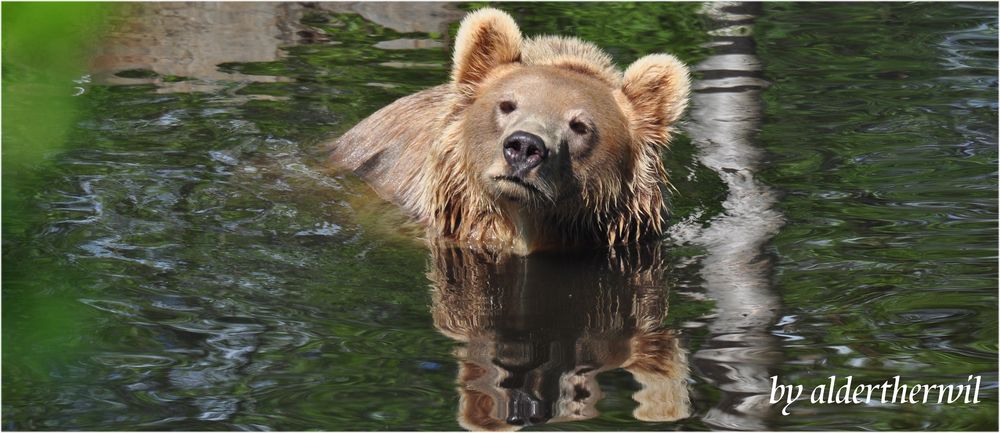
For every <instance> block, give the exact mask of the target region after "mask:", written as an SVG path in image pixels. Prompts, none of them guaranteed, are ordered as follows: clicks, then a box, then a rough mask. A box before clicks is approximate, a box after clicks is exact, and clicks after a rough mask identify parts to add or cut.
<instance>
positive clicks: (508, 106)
mask: <svg viewBox="0 0 1000 433" xmlns="http://www.w3.org/2000/svg"><path fill="white" fill-rule="evenodd" d="M516 109H517V104H515V103H514V102H513V101H502V102H500V112H501V113H503V114H510V113H511V112H513V111H514V110H516Z"/></svg>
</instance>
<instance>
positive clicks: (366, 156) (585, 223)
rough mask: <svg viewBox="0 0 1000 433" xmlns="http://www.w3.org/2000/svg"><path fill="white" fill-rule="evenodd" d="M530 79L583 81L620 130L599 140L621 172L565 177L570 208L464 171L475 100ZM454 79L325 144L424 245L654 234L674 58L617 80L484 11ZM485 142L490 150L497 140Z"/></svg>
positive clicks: (588, 58) (610, 239)
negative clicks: (408, 222)
mask: <svg viewBox="0 0 1000 433" xmlns="http://www.w3.org/2000/svg"><path fill="white" fill-rule="evenodd" d="M544 67H549V68H550V69H546V68H544ZM527 68H535V69H534V70H536V71H540V70H544V71H551V73H552V74H578V75H579V76H580V77H585V78H586V80H590V81H587V83H589V84H587V86H595V88H597V87H602V86H603V87H604V88H605V89H607V91H608V92H611V94H613V96H614V101H615V102H616V104H617V109H618V110H619V112H620V113H621V115H622V116H624V118H626V119H627V123H628V131H629V132H628V133H627V134H626V135H627V136H626V137H604V138H606V139H614V138H618V139H622V140H626V141H627V142H628V143H629V147H628V148H627V149H624V150H623V151H622V152H621V154H620V155H618V156H616V157H618V158H625V160H624V161H623V162H622V164H620V165H619V166H620V169H619V170H618V171H617V172H610V173H601V174H600V175H596V174H595V173H589V174H591V175H590V176H588V173H584V172H574V173H573V182H576V183H578V184H579V185H578V189H579V191H578V194H577V197H576V198H575V199H566V198H565V197H555V194H556V191H557V190H559V189H560V188H559V186H561V185H556V184H555V183H554V182H557V180H556V179H550V178H536V179H534V181H535V183H533V184H532V186H533V187H535V188H536V189H537V190H538V191H539V192H540V193H541V194H534V195H532V194H527V193H526V192H525V191H523V190H522V189H521V188H520V187H518V186H515V185H485V184H484V183H483V182H482V181H481V179H480V176H479V175H480V174H481V173H476V172H475V168H474V167H473V164H472V161H469V155H468V154H467V152H466V150H467V148H468V146H470V145H471V144H470V143H467V142H465V138H464V137H466V136H467V134H466V133H467V131H465V130H464V129H463V128H465V127H466V122H465V121H466V119H467V118H468V117H469V116H470V115H471V113H470V110H472V107H474V106H475V102H476V101H477V98H479V97H480V95H482V94H484V92H486V91H487V90H488V89H490V88H491V85H493V84H494V83H496V82H498V80H501V79H502V78H503V77H505V76H508V75H509V74H515V75H516V74H519V73H522V72H523V71H526V70H527ZM538 68H541V69H538ZM451 76H452V81H451V82H450V83H448V84H445V85H442V86H438V87H435V88H432V89H428V90H425V91H423V92H420V93H417V94H414V95H411V96H408V97H405V98H402V99H400V100H398V101H396V102H394V103H393V104H392V105H390V106H388V107H386V108H384V109H382V110H380V111H378V112H376V113H375V114H373V115H372V116H371V117H369V118H368V119H365V120H364V121H362V122H361V123H359V124H358V125H357V126H356V127H355V128H353V129H352V130H351V131H349V132H348V133H346V134H344V136H342V137H341V138H340V139H339V140H338V141H337V142H336V143H334V145H333V152H332V154H331V159H332V160H333V161H334V162H335V163H337V164H338V165H342V166H345V167H347V168H349V169H352V170H355V171H356V172H357V173H358V174H359V175H361V176H362V177H363V178H364V179H365V180H366V181H368V182H369V183H371V184H372V185H373V187H374V188H375V189H376V190H377V191H378V192H379V193H380V194H381V195H382V196H383V197H385V198H387V199H389V200H392V201H394V202H396V203H398V204H400V205H401V206H403V207H404V208H405V209H407V210H408V211H409V212H410V213H411V214H413V216H414V217H416V218H417V219H419V220H420V221H422V222H424V223H425V224H427V225H428V227H429V228H430V231H431V233H432V236H433V237H439V238H443V239H448V240H451V241H456V242H458V243H460V244H465V245H469V246H474V247H479V248H484V249H490V250H498V251H511V252H514V253H518V254H529V253H532V252H534V251H538V250H544V249H559V248H563V247H572V246H581V245H613V244H619V243H627V242H634V241H638V240H641V239H644V238H650V237H655V236H658V235H660V234H661V233H662V230H663V218H664V211H665V209H664V200H663V192H662V190H661V189H662V187H663V186H665V185H667V179H666V174H665V172H664V169H663V167H662V164H661V162H660V158H661V154H662V152H663V150H664V149H665V146H666V144H667V143H668V142H669V139H670V136H671V134H672V132H673V131H672V126H673V125H674V124H675V123H676V122H677V121H678V120H679V118H680V116H681V114H682V113H683V111H684V107H685V106H686V103H687V94H688V88H689V79H688V73H687V69H686V67H685V66H684V65H683V64H682V63H680V62H679V61H678V60H677V59H676V58H674V57H672V56H670V55H666V54H654V55H650V56H646V57H643V58H642V59H640V60H638V61H636V62H635V63H634V64H632V65H631V66H630V67H629V68H628V69H627V70H626V71H625V72H624V73H622V72H621V71H620V70H619V69H617V68H616V67H615V66H614V65H613V64H612V62H611V59H610V57H609V56H608V55H607V54H606V53H605V52H603V51H602V50H601V49H600V48H598V47H596V46H595V45H593V44H591V43H588V42H584V41H580V40H578V39H575V38H571V37H558V36H540V37H535V38H530V39H523V38H522V36H521V33H520V30H519V29H518V27H517V24H516V23H515V22H514V21H513V19H512V18H511V17H510V16H509V15H507V14H505V13H503V12H501V11H498V10H496V9H491V8H485V9H481V10H479V11H476V12H474V13H472V14H470V15H468V16H467V17H466V18H465V19H464V20H463V21H462V24H461V26H460V28H459V32H458V36H457V39H456V42H455V53H454V66H453V69H452V74H451ZM539 92H544V89H540V90H539ZM604 138H602V139H604ZM494 139H495V141H496V143H498V145H497V146H499V143H500V142H501V139H502V137H494ZM497 148H498V149H499V147H497ZM496 153H497V154H498V155H499V153H500V152H499V150H498V151H497V152H496ZM593 165H594V166H598V167H599V166H601V164H599V163H597V162H595V163H594V164H593ZM562 189H563V190H566V189H567V188H562ZM503 197H506V198H512V197H513V198H514V199H515V200H514V201H515V202H519V203H520V207H515V206H511V205H510V203H509V202H506V201H505V200H502V199H501V198H503ZM557 198H561V200H559V201H557V200H556V199H557Z"/></svg>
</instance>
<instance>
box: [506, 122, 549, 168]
mask: <svg viewBox="0 0 1000 433" xmlns="http://www.w3.org/2000/svg"><path fill="white" fill-rule="evenodd" d="M548 155H549V151H548V149H546V148H545V142H544V141H542V138H541V137H539V136H537V135H535V134H532V133H530V132H524V131H516V132H514V133H513V134H510V135H509V136H507V139H506V140H504V141H503V157H504V159H506V160H507V164H508V165H510V167H511V168H513V169H514V173H515V175H516V176H520V175H523V174H524V172H526V171H528V170H531V169H532V168H535V167H537V166H538V165H539V164H541V163H542V161H543V160H544V159H545V157H546V156H548Z"/></svg>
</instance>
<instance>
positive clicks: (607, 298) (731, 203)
mask: <svg viewBox="0 0 1000 433" xmlns="http://www.w3.org/2000/svg"><path fill="white" fill-rule="evenodd" d="M17 7H20V8H21V9H16V10H15V8H17ZM31 7H39V6H30V5H29V6H18V5H14V6H11V4H8V3H5V4H4V24H5V26H4V27H5V30H4V43H5V45H4V60H3V61H4V64H3V70H4V76H3V80H4V95H3V96H4V101H5V103H4V107H3V108H4V110H3V113H4V119H3V120H4V126H5V128H4V129H3V152H4V158H3V210H4V218H3V265H4V267H3V277H2V278H3V331H2V332H3V335H2V336H3V343H2V344H3V347H2V349H3V350H2V352H3V355H2V356H3V404H2V409H3V419H2V423H3V424H2V426H3V428H5V429H10V430H33V429H39V430H52V429H67V430H68V429H84V430H149V429H154V430H170V429H184V430H219V429H251V430H269V429H271V430H288V429H295V430H304V429H325V430H362V429H391V430H401V429H445V430H453V429H461V428H463V427H475V426H487V427H493V428H496V427H498V426H500V424H497V423H500V422H505V421H509V420H511V419H512V417H513V418H515V419H514V421H517V419H516V418H517V417H521V418H522V419H523V420H524V421H525V422H531V421H535V422H540V421H546V420H547V421H549V423H547V424H543V425H538V426H531V427H527V429H537V430H546V429H579V430H597V429H599V430H615V429H627V430H662V429H697V430H702V429H732V428H735V429H756V428H773V429H795V430H816V429H821V430H822V429H846V430H858V429H880V430H885V429H932V430H949V429H954V430H964V429H984V430H993V429H996V428H997V421H996V420H997V389H996V388H997V380H998V378H997V334H996V330H997V302H998V301H997V292H996V287H997V272H998V270H997V261H996V246H997V230H996V225H997V171H996V166H997V141H998V140H997V135H998V133H997V120H998V119H997V79H996V77H997V42H996V40H997V26H996V22H997V7H996V5H995V4H988V3H977V4H956V3H948V4H941V3H919V4H898V3H892V4H880V3H856V4H798V3H780V4H764V5H718V4H717V5H714V6H711V7H705V8H702V7H700V5H697V4H648V3H643V4H635V5H632V4H582V5H579V4H510V5H500V7H502V8H504V9H506V10H508V11H510V12H511V13H512V14H513V15H514V16H515V18H516V19H517V20H518V22H519V23H520V24H521V26H522V30H523V31H524V32H525V33H526V34H538V33H559V34H575V35H578V36H580V37H582V38H585V39H588V40H591V41H594V42H596V43H598V44H599V45H601V46H602V47H604V48H606V49H607V50H608V51H609V52H611V53H612V54H613V55H614V56H615V58H616V60H617V61H618V62H619V64H620V65H626V64H628V63H630V62H631V61H633V60H635V59H636V58H638V57H640V56H642V55H644V54H647V53H651V52H655V51H658V50H661V49H669V50H670V51H672V52H675V53H677V54H678V55H680V56H681V57H682V58H683V59H684V60H685V61H687V62H689V64H690V65H692V67H693V69H695V70H697V72H696V78H697V79H698V81H696V89H697V92H696V93H695V94H694V96H693V98H692V108H691V110H690V112H689V115H688V119H687V121H686V124H685V127H684V134H683V136H682V137H680V138H679V139H678V140H677V141H676V142H675V143H674V145H673V147H672V150H671V152H670V154H669V155H668V156H667V157H666V164H667V167H668V169H669V172H670V175H671V178H672V183H673V184H674V185H675V186H676V188H677V193H675V194H674V196H673V198H672V209H673V210H674V215H673V216H672V219H671V227H670V234H669V236H668V237H667V239H665V240H664V241H663V242H661V243H656V244H653V245H644V246H634V247H629V248H620V249H615V250H612V251H608V252H590V253H583V252H581V253H580V254H575V255H569V256H539V257H531V258H528V259H516V258H515V259H508V260H500V261H496V260H494V259H493V258H490V257H482V256H479V255H477V254H475V253H472V252H469V251H462V250H449V249H443V250H442V249H429V248H428V247H427V246H426V245H425V244H424V243H422V242H421V241H420V239H419V234H420V231H419V229H418V228H415V227H413V226H412V224H407V223H406V221H405V218H404V217H403V216H402V215H400V214H399V212H397V211H395V209H394V208H393V207H392V206H391V205H388V204H385V203H383V202H381V201H379V200H378V199H377V197H376V196H375V195H374V194H373V193H372V192H371V191H370V190H369V189H368V188H367V187H366V186H365V185H364V184H363V183H361V182H360V181H359V180H358V179H356V178H354V177H353V176H351V175H349V174H344V173H340V172H336V171H333V170H329V169H328V168H325V167H324V166H323V164H322V160H323V154H322V151H321V150H320V149H321V146H320V145H321V143H322V142H323V141H325V140H327V139H328V138H329V137H334V136H336V135H337V134H339V133H342V132H344V131H346V130H347V129H348V128H350V127H351V126H352V125H353V124H355V123H356V122H357V121H359V120H360V119H362V118H364V117H365V116H367V115H368V114H370V113H371V112H373V111H375V110H376V109H378V108H380V107H382V106H384V105H386V104H388V103H389V102H391V101H393V100H394V99H396V98H398V97H400V96H403V95H406V94H409V93H412V92H414V91H417V90H420V89H423V88H426V87H429V86H432V85H435V84H438V83H441V82H444V81H445V80H446V79H447V76H448V67H449V61H450V60H449V59H450V55H449V52H448V47H450V44H451V42H452V40H451V38H452V37H453V35H454V31H455V30H456V28H457V23H458V21H459V20H460V19H461V17H462V16H463V14H464V12H465V10H467V9H469V8H470V7H467V6H464V5H460V4H408V5H393V4H384V3H381V4H359V5H351V4H323V5H320V6H302V5H299V4H291V3H284V4H269V3H253V4H205V3H203V4H193V5H190V4H189V5H181V4H171V3H147V4H141V5H127V6H122V7H118V8H117V9H113V8H111V7H110V6H107V5H105V6H102V7H104V8H107V10H104V9H102V10H98V11H96V12H95V11H94V10H82V11H70V12H71V13H69V14H66V15H68V17H64V16H60V15H55V14H51V13H45V14H41V15H38V12H37V10H36V11H35V13H36V15H31V13H30V12H32V10H31V9H30V8H31ZM63 7H66V6H65V5H64V6H63ZM77 7H78V8H82V9H86V6H85V5H84V6H77ZM92 8H93V7H92ZM47 12H51V11H47ZM32 16H35V17H36V18H37V16H44V18H43V19H40V21H39V22H38V23H35V24H34V25H30V26H25V25H21V26H20V27H18V26H17V23H18V22H22V23H23V22H26V21H16V20H21V19H23V20H28V19H29V18H31V17H32ZM104 17H110V18H109V19H107V20H104V19H103V18H104ZM60 19H64V21H59V20H60ZM12 23H14V24H12ZM45 23H49V24H50V25H51V27H50V28H49V32H43V31H42V30H45V29H46V27H45ZM97 24H102V25H103V27H95V26H96V25H97ZM74 25H76V26H77V27H74ZM12 29H14V30H12ZM74 29H76V30H77V31H78V32H80V33H97V34H99V35H100V37H97V35H92V36H94V37H95V39H94V40H93V42H92V43H91V44H90V45H89V46H87V47H85V48H88V49H86V50H85V49H66V46H63V45H58V44H60V43H62V44H66V43H67V42H66V41H86V40H88V39H87V38H85V37H81V36H80V34H77V33H73V31H74ZM88 29H92V30H88ZM98 30H100V31H98ZM18 31H23V33H18ZM32 31H34V32H35V33H31V32H32ZM67 34H68V35H70V36H71V37H69V36H66V35H67ZM56 36H62V37H56ZM50 38H51V40H50ZM60 41H62V42H60ZM74 43H75V42H74ZM19 44H20V45H19ZM25 47H27V48H25ZM70 48H73V47H70ZM60 49H62V51H60ZM32 51H38V52H42V53H49V54H52V53H62V54H61V55H49V56H47V57H46V58H47V59H48V60H45V59H42V60H39V59H40V58H42V57H45V56H38V58H35V57H32V56H28V55H23V56H22V55H19V54H20V53H30V52H32ZM46 61H47V62H48V63H45V62H46ZM74 62H76V63H74ZM970 374H971V375H980V376H982V387H981V388H982V389H981V391H980V399H981V400H982V402H981V403H979V404H951V405H921V404H917V405H907V404H896V405H891V404H886V405H883V404H869V405H819V404H815V405H814V404H809V403H808V402H798V403H796V404H794V405H792V406H791V411H792V414H791V415H789V416H781V415H780V414H778V413H777V410H776V409H774V408H769V407H768V406H769V405H768V404H767V399H768V395H767V393H768V392H769V389H770V381H769V377H770V376H774V375H777V376H779V377H780V378H781V380H782V381H783V382H784V383H793V384H802V385H804V386H806V387H807V389H811V388H812V387H814V386H817V385H820V384H823V383H825V382H827V381H828V377H829V376H831V375H838V376H839V377H844V376H847V375H852V376H853V379H854V381H855V382H864V383H881V382H883V381H885V380H891V378H892V377H893V376H895V375H900V376H901V377H902V379H903V380H904V381H906V382H908V383H925V384H947V383H965V381H966V378H967V376H968V375H970ZM674 419H676V420H674Z"/></svg>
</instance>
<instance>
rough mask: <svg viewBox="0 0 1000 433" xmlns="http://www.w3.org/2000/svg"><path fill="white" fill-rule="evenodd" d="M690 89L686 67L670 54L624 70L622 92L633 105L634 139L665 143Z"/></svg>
mask: <svg viewBox="0 0 1000 433" xmlns="http://www.w3.org/2000/svg"><path fill="white" fill-rule="evenodd" d="M690 87H691V83H690V78H688V69H687V66H684V63H681V61H680V60H677V58H676V57H674V56H671V55H669V54H650V55H648V56H646V57H643V58H641V59H639V60H636V61H635V63H632V65H631V66H629V67H628V69H626V70H625V76H624V80H623V81H622V89H621V90H622V93H623V94H624V95H625V98H627V99H628V101H629V102H630V103H631V104H632V115H633V119H634V121H635V125H636V128H637V131H635V134H636V138H638V139H639V140H640V141H643V142H646V143H665V142H666V140H667V139H668V138H669V136H670V131H671V129H670V126H671V125H673V124H674V123H675V122H677V120H678V119H680V117H681V114H684V108H685V107H687V101H688V92H689V89H690Z"/></svg>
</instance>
